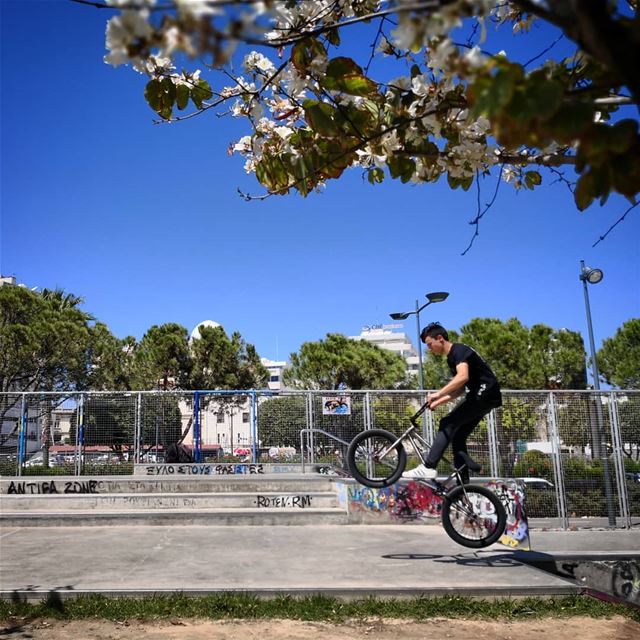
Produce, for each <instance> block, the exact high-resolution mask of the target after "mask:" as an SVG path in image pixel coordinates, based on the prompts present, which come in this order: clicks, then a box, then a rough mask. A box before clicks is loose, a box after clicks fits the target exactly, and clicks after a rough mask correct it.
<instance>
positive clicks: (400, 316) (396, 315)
mask: <svg viewBox="0 0 640 640" xmlns="http://www.w3.org/2000/svg"><path fill="white" fill-rule="evenodd" d="M389 316H390V318H391V319H392V320H406V319H407V318H408V317H409V314H408V313H390V314H389Z"/></svg>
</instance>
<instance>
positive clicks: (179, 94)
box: [176, 84, 189, 111]
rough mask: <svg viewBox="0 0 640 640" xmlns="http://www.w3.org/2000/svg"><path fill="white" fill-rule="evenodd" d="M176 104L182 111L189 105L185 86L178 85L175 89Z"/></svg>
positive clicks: (187, 88) (187, 90)
mask: <svg viewBox="0 0 640 640" xmlns="http://www.w3.org/2000/svg"><path fill="white" fill-rule="evenodd" d="M176 104H177V105H178V109H180V111H182V110H183V109H186V107H187V105H188V104H189V87H188V86H187V85H186V84H179V85H178V86H177V87H176Z"/></svg>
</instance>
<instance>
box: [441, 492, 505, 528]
mask: <svg viewBox="0 0 640 640" xmlns="http://www.w3.org/2000/svg"><path fill="white" fill-rule="evenodd" d="M451 506H452V509H451V515H450V520H451V525H452V526H453V528H454V529H455V530H456V531H457V532H458V534H459V535H460V536H462V537H464V538H468V539H469V540H481V539H484V538H487V537H488V536H490V535H491V534H492V533H493V532H494V531H495V530H496V528H497V526H498V521H499V518H498V514H497V513H496V511H495V508H494V506H493V505H492V504H491V503H490V502H489V501H488V500H487V499H486V498H485V497H484V496H483V495H481V494H478V493H474V492H472V491H471V492H467V494H466V495H464V494H463V495H462V496H461V497H460V499H459V500H457V501H455V502H454V503H452V505H451Z"/></svg>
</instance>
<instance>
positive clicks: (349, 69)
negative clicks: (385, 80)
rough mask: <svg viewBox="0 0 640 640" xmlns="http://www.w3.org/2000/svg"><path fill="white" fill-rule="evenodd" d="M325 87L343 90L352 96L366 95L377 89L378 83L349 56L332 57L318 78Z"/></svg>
mask: <svg viewBox="0 0 640 640" xmlns="http://www.w3.org/2000/svg"><path fill="white" fill-rule="evenodd" d="M320 82H321V84H322V86H323V87H324V88H325V89H329V90H332V91H343V92H344V93H348V94H349V95H352V96H368V95H370V94H373V93H376V92H377V91H378V85H377V84H376V83H375V82H374V81H373V80H371V79H369V78H367V77H366V76H365V75H364V74H363V73H362V69H361V68H360V67H359V66H358V65H357V64H356V63H355V62H354V61H353V60H352V59H351V58H344V57H340V58H334V59H333V60H331V61H330V62H329V64H328V65H327V71H326V74H325V75H324V77H323V78H321V80H320Z"/></svg>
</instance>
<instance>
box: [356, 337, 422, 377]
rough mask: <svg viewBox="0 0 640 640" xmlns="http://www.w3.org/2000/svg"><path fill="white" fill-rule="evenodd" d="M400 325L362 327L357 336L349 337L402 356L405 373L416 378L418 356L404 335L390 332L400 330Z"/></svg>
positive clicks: (418, 366) (418, 365)
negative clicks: (405, 364)
mask: <svg viewBox="0 0 640 640" xmlns="http://www.w3.org/2000/svg"><path fill="white" fill-rule="evenodd" d="M401 328H403V325H402V324H376V325H371V326H364V327H362V332H361V333H360V335H359V336H350V337H351V339H352V340H366V341H367V342H371V344H374V345H376V347H380V348H381V349H386V350H387V351H393V352H394V353H397V354H398V355H400V356H402V357H403V358H404V360H405V362H406V363H407V373H408V374H409V375H413V376H417V375H418V369H419V368H420V364H419V362H420V361H419V356H418V352H417V350H416V348H415V347H414V346H413V344H412V342H411V340H409V337H408V336H407V334H406V333H400V332H399V331H392V329H401Z"/></svg>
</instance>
